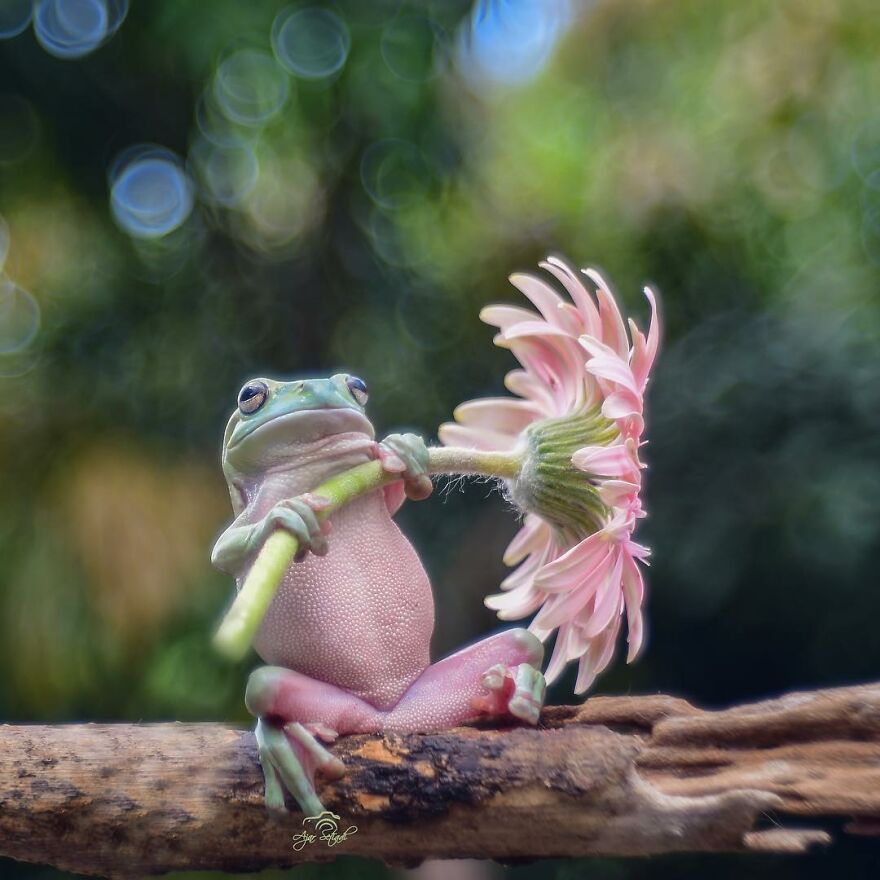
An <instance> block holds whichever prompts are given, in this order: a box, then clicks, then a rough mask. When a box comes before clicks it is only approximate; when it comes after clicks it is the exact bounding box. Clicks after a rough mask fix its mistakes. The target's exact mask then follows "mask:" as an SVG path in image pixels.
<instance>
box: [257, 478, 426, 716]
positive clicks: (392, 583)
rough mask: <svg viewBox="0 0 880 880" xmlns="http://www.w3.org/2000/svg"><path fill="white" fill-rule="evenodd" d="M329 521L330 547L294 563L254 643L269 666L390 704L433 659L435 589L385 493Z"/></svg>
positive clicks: (386, 704)
mask: <svg viewBox="0 0 880 880" xmlns="http://www.w3.org/2000/svg"><path fill="white" fill-rule="evenodd" d="M332 522H333V531H332V533H331V534H330V539H329V543H330V552H329V553H328V554H327V555H326V556H324V557H316V556H309V557H308V558H306V559H305V560H304V561H303V562H298V563H295V564H293V565H291V567H290V568H289V569H288V571H287V574H286V575H285V578H284V581H283V583H282V585H281V587H280V588H279V590H278V593H277V595H276V597H275V599H274V600H273V602H272V604H271V606H270V607H269V611H268V613H267V614H266V618H265V620H264V622H263V625H262V626H261V628H260V631H259V633H258V634H257V638H256V641H255V647H256V649H257V652H258V653H259V654H260V656H261V657H262V658H263V659H264V660H265V661H266V662H267V663H270V664H272V665H274V666H285V667H287V668H288V669H295V670H296V671H297V672H301V673H303V674H304V675H308V676H309V677H311V678H316V679H320V680H321V681H326V682H330V683H331V684H335V685H337V686H339V687H341V688H344V689H345V690H347V691H350V692H351V693H354V694H357V695H358V696H361V697H363V698H364V699H366V700H368V701H369V702H370V703H372V704H373V705H374V706H378V707H380V708H386V707H389V706H392V705H394V704H395V703H396V702H397V701H398V700H399V699H400V697H401V696H402V695H403V694H404V692H405V691H406V689H407V688H408V687H409V685H410V684H411V683H412V682H413V681H414V680H415V679H416V678H417V677H418V676H419V674H421V672H422V671H423V670H424V669H425V668H426V667H427V665H428V663H429V646H430V640H431V632H432V630H433V627H434V603H433V598H432V596H431V586H430V584H429V582H428V577H427V575H426V574H425V570H424V568H423V567H422V564H421V562H420V561H419V558H418V556H417V555H416V553H415V551H414V550H413V548H412V546H411V545H410V543H409V541H407V539H406V538H405V537H404V536H403V535H402V534H401V532H400V530H399V529H398V528H397V526H396V525H395V524H394V522H393V521H392V519H391V517H390V516H389V515H388V511H387V508H386V507H385V501H384V498H383V497H382V493H375V494H373V495H371V496H368V497H367V498H365V499H363V500H362V501H358V502H355V503H354V504H351V505H349V506H348V507H346V508H343V509H342V510H340V511H339V512H338V513H336V514H334V516H333V519H332Z"/></svg>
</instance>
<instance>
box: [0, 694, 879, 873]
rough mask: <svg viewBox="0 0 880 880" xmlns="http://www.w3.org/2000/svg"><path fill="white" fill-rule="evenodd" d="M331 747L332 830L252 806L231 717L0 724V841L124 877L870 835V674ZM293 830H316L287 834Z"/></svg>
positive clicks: (254, 787)
mask: <svg viewBox="0 0 880 880" xmlns="http://www.w3.org/2000/svg"><path fill="white" fill-rule="evenodd" d="M333 750H334V751H335V753H336V754H337V755H339V756H340V757H341V758H342V760H343V761H344V762H345V764H346V766H347V768H348V773H347V775H346V776H345V777H344V778H343V779H341V780H339V781H337V782H334V783H327V784H324V785H322V786H321V788H320V790H319V793H320V795H321V796H322V799H323V800H324V803H325V804H326V805H327V807H328V809H329V810H331V811H332V812H333V813H335V814H337V815H338V817H339V818H338V819H336V820H334V822H335V826H336V833H337V834H339V835H341V836H343V838H344V839H341V840H339V841H338V842H337V843H336V845H335V846H330V845H329V842H330V841H329V840H326V839H322V838H321V829H316V827H315V824H316V823H314V822H312V823H306V825H305V826H304V824H303V816H302V814H300V813H297V812H296V811H293V812H291V813H290V815H289V816H287V817H285V818H283V819H281V820H279V819H277V818H273V817H270V816H269V815H267V813H266V811H265V809H264V807H263V803H262V792H263V781H262V775H261V772H260V769H259V765H258V763H257V755H256V748H255V744H254V738H253V735H252V734H251V732H250V731H247V730H241V729H236V728H230V727H227V726H224V725H221V724H138V725H129V724H112V725H106V724H74V725H61V726H14V725H6V726H0V854H3V855H6V856H12V857H14V858H16V859H22V860H25V861H29V862H39V863H43V864H52V865H56V866H58V867H60V868H65V869H68V870H72V871H79V872H82V873H91V874H98V875H102V876H113V877H124V876H132V875H143V874H151V873H162V872H165V871H170V870H184V869H188V870H194V869H219V870H225V871H244V870H259V869H262V868H265V867H269V866H288V865H293V864H297V863H299V862H303V861H325V860H330V859H333V858H335V857H337V856H338V855H342V854H345V855H359V856H371V857H377V858H380V859H383V860H385V861H386V862H389V863H391V864H399V865H412V864H417V863H418V862H419V861H420V860H422V859H424V858H429V857H433V858H464V857H476V858H493V859H498V860H501V861H517V860H523V859H537V858H545V857H574V856H592V855H601V856H644V855H652V854H658V853H667V852H683V851H700V852H716V851H748V850H754V851H774V852H780V851H781V852H789V853H798V852H802V851H804V850H806V849H807V848H809V847H810V846H811V845H814V844H824V843H827V842H828V841H829V836H828V834H826V832H825V831H823V830H822V829H821V825H822V824H823V821H824V822H827V821H828V820H835V819H840V818H842V819H844V820H845V822H846V823H847V824H845V825H844V826H843V827H844V831H845V832H848V833H854V834H877V833H880V683H878V684H871V685H863V686H858V687H847V688H839V689H834V690H824V691H814V692H807V693H797V694H790V695H788V696H785V697H782V698H780V699H777V700H770V701H766V702H762V703H756V704H753V705H746V706H738V707H736V708H733V709H728V710H725V711H717V712H713V711H703V710H700V709H697V708H694V707H693V706H691V705H690V704H689V703H687V702H685V701H684V700H680V699H676V698H673V697H666V696H649V697H595V698H593V699H590V700H588V701H587V702H586V703H585V704H584V705H582V706H570V707H550V708H547V709H545V711H544V714H543V715H542V720H541V725H540V726H539V727H538V728H536V729H532V728H523V727H514V726H510V727H504V728H498V727H489V726H476V725H475V726H470V727H460V728H457V729H454V730H449V731H445V732H442V733H434V734H410V735H386V736H349V737H343V738H341V739H340V740H339V741H338V743H337V744H336V745H335V746H334V747H333ZM351 826H355V827H356V831H350V830H349V832H348V834H347V835H345V834H344V832H345V831H346V829H348V828H350V827H351ZM804 826H807V827H804ZM325 827H326V826H325ZM303 830H306V831H309V832H310V833H313V834H315V836H316V839H315V840H314V842H307V843H305V844H304V845H303V846H302V848H301V849H299V850H295V849H294V846H293V836H294V835H296V834H300V833H301V832H302V831H303Z"/></svg>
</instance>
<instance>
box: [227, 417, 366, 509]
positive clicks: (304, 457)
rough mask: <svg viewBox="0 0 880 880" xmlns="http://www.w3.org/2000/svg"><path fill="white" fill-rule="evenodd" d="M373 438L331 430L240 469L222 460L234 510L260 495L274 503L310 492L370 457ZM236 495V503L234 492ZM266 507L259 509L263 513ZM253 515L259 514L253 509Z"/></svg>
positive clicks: (292, 444) (264, 501) (245, 505)
mask: <svg viewBox="0 0 880 880" xmlns="http://www.w3.org/2000/svg"><path fill="white" fill-rule="evenodd" d="M373 447H374V442H373V439H372V436H371V435H370V434H366V433H364V432H362V431H347V432H343V433H339V434H331V435H328V436H326V437H321V438H319V439H317V440H313V441H310V442H297V443H291V444H290V445H288V446H286V447H284V449H283V450H282V449H279V448H276V449H275V450H274V454H273V457H272V460H271V461H267V460H263V461H262V462H260V463H259V464H256V465H253V466H250V467H248V468H243V469H240V468H238V467H237V466H236V465H234V464H233V463H231V462H229V461H224V463H223V469H224V472H225V473H226V478H227V482H228V483H229V485H230V488H231V489H232V487H234V489H235V494H233V506H234V507H236V513H239V512H240V510H241V509H243V508H244V507H247V506H249V505H250V504H251V503H252V502H253V501H254V500H255V499H256V498H257V496H258V495H259V496H260V497H261V499H262V504H261V505H258V507H261V506H265V504H266V503H274V502H275V501H279V500H281V499H282V498H289V497H292V496H294V495H298V494H301V493H303V492H309V491H311V490H312V489H314V488H315V487H316V486H319V485H320V484H321V483H323V482H324V481H325V480H328V479H329V478H330V477H333V476H335V475H336V474H338V473H341V472H342V471H346V470H350V469H351V468H353V467H356V466H357V465H359V464H363V463H365V462H367V461H370V460H371V459H372V458H373ZM236 494H238V495H239V499H238V501H239V502H240V506H239V505H238V504H237V503H236V501H237V499H236V498H235V495H236ZM264 512H265V511H262V513H264ZM254 513H255V514H256V515H262V513H261V512H260V511H257V510H255V511H254Z"/></svg>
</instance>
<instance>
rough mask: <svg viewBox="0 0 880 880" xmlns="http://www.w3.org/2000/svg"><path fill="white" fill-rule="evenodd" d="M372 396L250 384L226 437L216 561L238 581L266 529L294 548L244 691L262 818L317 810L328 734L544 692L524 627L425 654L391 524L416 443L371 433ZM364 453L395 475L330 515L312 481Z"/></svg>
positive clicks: (327, 766) (419, 607) (414, 469)
mask: <svg viewBox="0 0 880 880" xmlns="http://www.w3.org/2000/svg"><path fill="white" fill-rule="evenodd" d="M368 396H369V395H368V389H367V384H366V382H365V381H364V380H363V379H361V378H360V377H358V376H355V375H352V374H349V373H337V374H334V375H332V376H330V377H329V378H311V379H290V380H279V379H270V378H255V379H251V380H249V381H247V382H246V383H245V384H244V386H243V387H242V388H241V390H240V391H239V393H238V399H237V405H236V407H235V410H234V411H233V412H232V414H231V416H230V418H229V421H228V423H227V425H226V430H225V433H224V438H223V447H222V456H221V458H222V469H223V473H224V476H225V478H226V482H227V485H228V488H229V494H230V498H231V501H232V508H233V513H234V515H235V518H234V520H233V521H232V523H231V524H230V525H229V527H228V528H226V529H225V531H223V533H222V534H221V535H220V536H219V538H218V539H217V542H216V544H215V545H214V548H213V551H212V554H211V559H212V563H213V564H214V566H215V567H217V568H219V569H220V570H221V571H224V572H226V573H227V574H229V575H232V576H233V577H234V578H235V581H236V585H237V588H238V589H240V588H241V585H242V584H243V582H244V580H245V578H246V577H247V574H248V571H249V570H250V568H251V566H252V565H253V564H254V560H255V559H256V556H257V554H258V553H259V551H260V548H261V547H262V546H263V544H264V543H265V541H266V540H267V538H268V537H269V536H270V535H271V534H272V533H273V532H274V531H275V530H277V529H284V530H287V531H288V532H290V533H291V534H292V535H293V536H294V537H295V538H296V540H297V543H298V547H299V550H298V552H297V553H296V555H295V557H294V559H293V560H292V561H291V563H290V564H289V565H288V567H287V569H286V571H285V572H284V574H283V577H282V579H281V583H280V585H279V588H278V590H277V593H276V594H275V596H274V598H273V599H272V601H271V603H270V605H269V607H268V609H267V611H266V614H265V616H264V618H263V621H262V623H261V625H260V627H259V629H258V631H257V633H256V635H255V638H254V643H253V646H254V649H255V651H256V653H257V654H258V655H259V657H260V658H261V659H262V661H263V662H264V663H265V664H266V665H264V666H259V667H258V668H256V669H254V670H253V672H251V674H250V676H249V678H248V682H247V686H246V689H245V705H246V707H247V709H248V711H249V712H250V713H251V715H253V716H254V718H256V728H255V730H254V736H255V738H256V744H257V754H258V758H259V762H260V764H261V767H262V771H263V776H264V779H265V798H264V800H265V804H266V806H267V807H268V809H269V810H270V811H272V813H274V814H283V813H285V812H289V808H288V800H290V799H291V798H292V800H293V801H295V802H296V804H297V806H298V807H299V809H300V810H302V811H303V812H304V813H305V814H306V815H307V816H317V815H319V814H320V813H322V812H323V811H324V804H323V802H322V800H321V798H320V797H319V796H318V793H317V786H318V785H319V784H320V781H321V780H328V781H329V780H333V779H338V778H339V777H341V776H342V775H344V773H345V766H344V764H343V763H342V761H341V760H340V759H339V758H338V757H336V756H335V755H334V754H333V753H332V752H331V751H330V749H329V748H328V746H331V745H332V743H334V742H335V741H336V739H337V738H338V737H339V736H342V735H345V734H355V733H372V734H382V733H415V732H424V733H429V732H436V731H441V730H444V729H448V728H450V727H454V726H457V725H460V724H463V723H467V722H471V721H475V720H478V719H486V718H494V719H501V720H504V721H506V722H508V723H525V724H530V725H535V724H537V723H538V721H539V717H540V712H541V708H542V706H543V702H544V697H545V690H546V684H545V681H544V676H543V675H542V673H541V665H542V661H543V654H544V649H543V644H542V642H541V641H540V640H539V639H538V638H537V637H536V636H534V635H533V634H532V633H530V632H529V631H528V630H526V629H522V628H513V629H509V630H505V631H501V632H497V633H494V634H491V635H489V636H486V637H484V638H482V639H480V640H478V641H476V642H475V643H473V644H471V645H468V646H465V647H463V648H461V649H460V650H458V651H456V652H455V653H453V654H451V655H449V656H447V657H445V658H443V659H440V660H437V661H435V662H432V661H431V658H430V641H431V636H432V634H433V629H434V598H433V594H432V590H431V585H430V582H429V579H428V575H427V573H426V571H425V568H424V566H423V564H422V562H421V560H420V558H419V556H418V554H417V552H416V550H415V548H414V547H413V545H412V544H411V543H410V541H409V540H408V539H407V538H406V537H405V536H404V534H403V532H402V531H401V530H400V529H399V528H398V526H397V524H396V523H395V521H394V519H393V517H394V514H395V513H396V512H397V511H398V510H399V509H400V507H401V506H402V504H403V503H404V502H405V500H407V499H409V500H412V501H420V500H423V499H425V498H427V497H428V496H429V495H430V494H431V492H432V489H433V483H432V480H431V476H430V474H429V473H428V455H429V453H428V448H427V446H426V444H425V442H424V440H423V439H422V438H421V437H419V436H418V435H416V434H414V433H397V434H389V435H388V436H386V437H385V438H384V439H383V440H382V441H381V442H377V441H376V432H375V430H374V428H373V425H372V422H371V421H370V419H369V418H368V417H367V415H366V405H367V401H368ZM376 460H378V461H379V462H380V463H381V468H382V471H383V472H384V473H386V474H388V475H391V476H392V477H393V478H394V479H393V481H392V482H390V483H388V484H386V485H385V486H383V487H381V488H378V489H376V490H374V491H372V492H369V493H367V494H364V495H362V496H361V497H359V498H357V499H356V500H353V501H351V502H350V503H348V504H347V505H344V506H342V507H340V508H339V509H337V510H335V511H334V512H332V514H330V515H329V516H328V515H326V513H327V507H328V504H329V501H328V499H327V498H324V497H322V496H320V495H319V494H317V493H316V492H315V491H314V490H315V489H316V488H318V487H319V486H320V484H321V483H322V482H324V481H325V480H327V479H329V478H330V477H332V476H334V475H336V474H339V473H340V472H343V471H346V470H348V469H350V468H353V467H355V466H357V465H360V464H363V463H365V462H369V461H376ZM288 796H289V797H288Z"/></svg>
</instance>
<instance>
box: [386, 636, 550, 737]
mask: <svg viewBox="0 0 880 880" xmlns="http://www.w3.org/2000/svg"><path fill="white" fill-rule="evenodd" d="M543 659H544V646H543V645H542V644H541V642H540V641H539V640H538V639H537V638H536V637H535V636H534V635H532V633H530V632H529V631H528V630H526V629H511V630H507V631H506V632H502V633H498V634H497V635H494V636H490V637H489V638H487V639H483V640H482V641H480V642H477V643H476V644H474V645H470V646H468V647H467V648H462V649H461V650H460V651H457V652H456V653H455V654H451V655H450V656H449V657H445V658H444V659H443V660H439V661H438V662H437V663H434V664H433V665H431V666H429V667H428V668H427V669H426V670H425V671H424V672H423V673H422V674H421V675H420V676H419V677H418V678H417V679H416V680H415V681H414V682H413V683H412V684H411V685H410V686H409V689H408V690H407V692H406V693H405V694H404V695H403V697H402V698H401V699H400V701H399V702H398V703H397V705H396V706H395V707H394V708H393V709H391V710H389V711H388V712H386V713H385V715H384V727H383V729H385V730H394V731H407V730H437V729H442V728H444V727H450V726H452V725H455V724H460V723H462V722H464V721H469V720H472V719H474V718H476V717H478V716H480V715H492V716H513V717H515V718H518V719H520V720H521V721H525V722H527V723H529V724H536V723H537V722H538V718H539V716H540V712H541V707H542V706H543V703H544V692H545V690H546V684H545V682H544V676H543V675H542V674H541V662H542V660H543Z"/></svg>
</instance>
